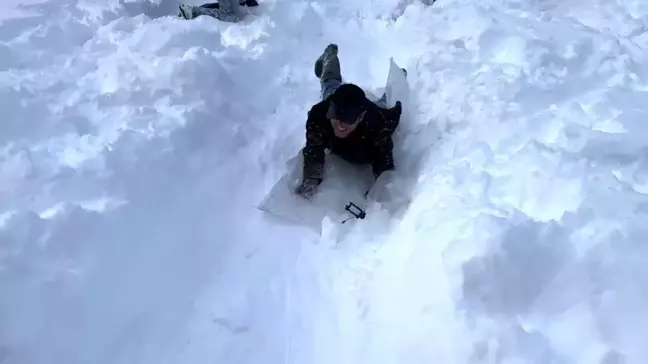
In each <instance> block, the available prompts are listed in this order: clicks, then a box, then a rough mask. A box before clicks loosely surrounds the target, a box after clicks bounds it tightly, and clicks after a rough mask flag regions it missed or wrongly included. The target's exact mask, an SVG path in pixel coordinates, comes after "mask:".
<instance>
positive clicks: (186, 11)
mask: <svg viewBox="0 0 648 364" xmlns="http://www.w3.org/2000/svg"><path fill="white" fill-rule="evenodd" d="M238 6H240V5H239V3H238V0H219V1H218V3H208V4H203V5H201V6H191V5H180V12H181V13H182V14H181V15H182V16H183V17H184V18H185V19H193V18H196V17H199V16H201V15H207V16H211V17H212V18H216V19H218V20H222V21H227V22H232V23H236V22H238V21H240V20H241V16H240V15H239V14H240V12H239V11H237V10H238V9H236V8H235V7H238Z"/></svg>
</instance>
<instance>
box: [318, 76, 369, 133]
mask: <svg viewBox="0 0 648 364" xmlns="http://www.w3.org/2000/svg"><path fill="white" fill-rule="evenodd" d="M365 100H366V97H365V93H364V91H363V90H362V89H361V88H360V87H358V86H356V85H354V84H352V83H346V84H344V85H341V86H340V87H338V88H337V90H335V92H334V93H333V95H331V99H330V106H329V110H328V112H327V113H326V117H328V118H329V119H337V120H341V121H342V122H344V123H345V124H355V122H356V121H357V120H358V117H359V116H360V114H362V112H363V111H364V106H365Z"/></svg>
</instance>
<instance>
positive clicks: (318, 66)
mask: <svg viewBox="0 0 648 364" xmlns="http://www.w3.org/2000/svg"><path fill="white" fill-rule="evenodd" d="M403 72H404V73H405V75H407V71H406V70H405V69H403ZM315 75H316V76H317V77H318V78H319V79H320V86H321V93H322V95H321V98H322V100H321V101H320V102H319V103H317V104H315V105H314V106H313V107H312V108H311V109H310V111H309V112H308V118H307V120H306V146H305V147H304V148H303V150H302V154H303V157H304V166H303V176H302V180H301V184H300V185H299V186H298V187H297V189H296V190H295V193H296V194H298V195H300V196H302V197H304V198H307V199H310V198H311V197H312V196H313V194H314V193H315V191H316V189H317V187H318V186H319V185H320V183H321V182H322V180H323V178H324V160H325V157H324V151H325V149H329V150H330V151H331V153H333V154H336V155H339V156H340V157H342V158H343V159H345V160H347V161H349V162H351V163H356V164H371V167H372V170H373V174H374V177H375V178H376V179H377V178H378V177H379V176H380V175H381V174H382V173H383V172H385V171H388V170H393V169H394V158H393V155H392V150H393V142H392V134H393V133H394V131H395V130H396V127H397V126H398V124H399V122H400V115H401V111H402V108H401V103H400V101H397V102H396V105H395V106H394V107H393V108H387V105H386V104H385V100H386V95H385V94H383V96H382V98H381V99H380V100H379V101H378V104H377V103H374V102H372V101H371V100H369V99H367V97H366V95H365V92H364V91H363V90H362V89H361V88H360V87H358V86H357V85H355V84H352V83H344V84H343V82H342V74H341V71H340V61H339V59H338V47H337V45H336V44H329V45H328V46H327V47H326V49H325V50H324V52H323V53H322V55H321V56H320V57H319V58H318V59H317V61H316V62H315Z"/></svg>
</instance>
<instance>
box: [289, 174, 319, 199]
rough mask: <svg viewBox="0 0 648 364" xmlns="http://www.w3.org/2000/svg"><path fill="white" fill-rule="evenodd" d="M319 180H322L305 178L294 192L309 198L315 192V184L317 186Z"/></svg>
mask: <svg viewBox="0 0 648 364" xmlns="http://www.w3.org/2000/svg"><path fill="white" fill-rule="evenodd" d="M321 182H322V181H321V180H319V179H317V178H306V179H304V180H303V181H302V182H301V184H300V185H299V186H297V188H296V189H295V193H296V194H298V195H299V196H301V197H303V198H305V199H307V200H310V199H311V197H313V195H314V194H315V191H316V190H317V186H319V184H320V183H321Z"/></svg>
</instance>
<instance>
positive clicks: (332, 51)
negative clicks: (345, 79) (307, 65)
mask: <svg viewBox="0 0 648 364" xmlns="http://www.w3.org/2000/svg"><path fill="white" fill-rule="evenodd" d="M337 53H338V46H337V44H333V43H331V44H329V45H328V46H326V49H324V52H323V53H322V55H321V56H319V57H318V58H317V61H315V76H317V78H321V77H322V70H323V69H324V62H325V61H328V60H329V59H330V58H331V57H336V56H337Z"/></svg>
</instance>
